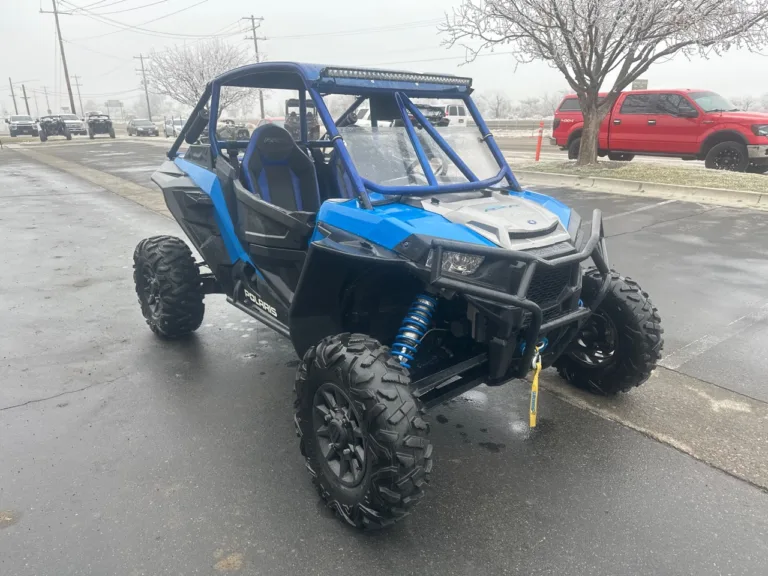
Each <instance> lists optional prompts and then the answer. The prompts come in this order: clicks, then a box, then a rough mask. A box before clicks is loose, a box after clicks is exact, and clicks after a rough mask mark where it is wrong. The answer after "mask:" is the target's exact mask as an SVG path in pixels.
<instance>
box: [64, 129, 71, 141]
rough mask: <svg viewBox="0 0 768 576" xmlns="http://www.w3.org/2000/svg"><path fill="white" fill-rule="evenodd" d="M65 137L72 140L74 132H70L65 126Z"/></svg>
mask: <svg viewBox="0 0 768 576" xmlns="http://www.w3.org/2000/svg"><path fill="white" fill-rule="evenodd" d="M64 137H65V138H66V139H67V140H72V132H70V131H69V129H67V128H66V127H64Z"/></svg>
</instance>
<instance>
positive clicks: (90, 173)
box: [14, 148, 171, 218]
mask: <svg viewBox="0 0 768 576" xmlns="http://www.w3.org/2000/svg"><path fill="white" fill-rule="evenodd" d="M14 152H18V153H20V154H23V155H24V156H27V157H28V158H31V159H32V160H37V161H38V162H43V163H44V164H48V165H49V166H51V167H53V168H57V169H59V170H62V171H64V172H67V173H69V174H72V175H73V176H77V177H78V178H82V179H83V180H87V181H88V182H91V183H93V184H96V185H97V186H101V187H102V188H104V189H106V190H108V191H110V192H112V193H113V194H117V195H118V196H122V197H123V198H126V199H128V200H131V201H132V202H135V203H136V204H139V205H141V206H144V207H145V208H148V209H149V210H152V211H153V212H156V213H158V214H161V215H163V216H165V217H166V218H171V213H170V212H169V211H168V208H167V206H166V205H165V199H164V198H163V195H162V194H160V192H159V191H157V190H152V189H150V188H146V187H144V186H140V185H139V184H135V183H133V182H130V181H129V180H126V179H125V178H120V177H119V176H113V175H112V174H108V173H106V172H102V171H100V170H94V169H93V168H87V167H86V166H83V165H82V164H77V163H74V162H69V161H67V160H63V159H61V158H59V157H58V156H52V155H50V154H45V153H43V152H40V151H38V150H30V149H27V150H25V149H22V148H14Z"/></svg>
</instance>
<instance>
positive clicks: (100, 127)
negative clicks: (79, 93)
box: [87, 112, 115, 140]
mask: <svg viewBox="0 0 768 576" xmlns="http://www.w3.org/2000/svg"><path fill="white" fill-rule="evenodd" d="M87 122H88V138H90V139H91V140H93V138H94V136H96V135H97V134H109V137H110V138H114V137H115V128H114V126H112V120H111V119H110V118H109V116H107V115H106V114H102V113H101V112H89V113H88V120H87Z"/></svg>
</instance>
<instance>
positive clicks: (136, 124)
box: [133, 120, 154, 126]
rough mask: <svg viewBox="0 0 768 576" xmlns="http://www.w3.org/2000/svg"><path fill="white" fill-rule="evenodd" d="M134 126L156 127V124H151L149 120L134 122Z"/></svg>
mask: <svg viewBox="0 0 768 576" xmlns="http://www.w3.org/2000/svg"><path fill="white" fill-rule="evenodd" d="M133 125H134V126H154V124H152V122H150V121H149V120H134V121H133Z"/></svg>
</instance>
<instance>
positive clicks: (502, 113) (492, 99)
mask: <svg viewBox="0 0 768 576" xmlns="http://www.w3.org/2000/svg"><path fill="white" fill-rule="evenodd" d="M478 100H479V101H480V103H481V105H482V106H483V108H485V110H486V111H487V114H488V116H489V117H490V118H506V117H508V116H509V114H510V112H511V111H512V102H511V100H510V99H509V98H508V97H507V95H506V94H504V93H503V92H486V93H485V94H481V95H480V96H479V97H478Z"/></svg>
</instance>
